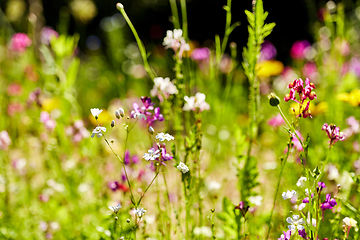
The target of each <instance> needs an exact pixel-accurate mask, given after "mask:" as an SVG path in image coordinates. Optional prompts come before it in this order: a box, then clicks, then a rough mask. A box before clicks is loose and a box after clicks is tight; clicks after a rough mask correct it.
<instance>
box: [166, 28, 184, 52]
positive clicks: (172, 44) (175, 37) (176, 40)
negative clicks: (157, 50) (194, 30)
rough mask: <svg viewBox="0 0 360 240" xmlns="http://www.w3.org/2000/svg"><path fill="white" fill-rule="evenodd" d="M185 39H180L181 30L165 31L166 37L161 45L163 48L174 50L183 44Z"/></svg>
mask: <svg viewBox="0 0 360 240" xmlns="http://www.w3.org/2000/svg"><path fill="white" fill-rule="evenodd" d="M184 42H185V39H184V38H183V37H182V30H181V29H174V31H171V30H168V31H166V37H165V38H164V42H163V45H164V46H165V48H172V49H174V51H175V52H176V50H177V49H178V48H179V47H180V43H184Z"/></svg>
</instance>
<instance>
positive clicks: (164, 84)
mask: <svg viewBox="0 0 360 240" xmlns="http://www.w3.org/2000/svg"><path fill="white" fill-rule="evenodd" d="M157 89H159V90H160V91H161V92H162V93H163V94H167V95H171V94H178V93H179V91H178V90H177V88H176V86H175V85H174V83H172V82H171V81H170V78H168V77H167V78H162V77H157V78H154V89H153V90H152V91H153V92H152V95H156V94H157V91H156V90H157Z"/></svg>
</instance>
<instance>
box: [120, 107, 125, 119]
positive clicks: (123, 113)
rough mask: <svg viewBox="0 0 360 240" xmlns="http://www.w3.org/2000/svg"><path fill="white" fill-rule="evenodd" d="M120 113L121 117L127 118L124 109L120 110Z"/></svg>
mask: <svg viewBox="0 0 360 240" xmlns="http://www.w3.org/2000/svg"><path fill="white" fill-rule="evenodd" d="M119 113H120V116H121V117H124V116H125V111H124V109H123V108H119Z"/></svg>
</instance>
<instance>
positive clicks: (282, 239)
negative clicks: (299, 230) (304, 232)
mask: <svg viewBox="0 0 360 240" xmlns="http://www.w3.org/2000/svg"><path fill="white" fill-rule="evenodd" d="M283 233H284V234H281V236H280V238H278V240H290V237H291V230H287V231H286V232H285V231H284V232H283Z"/></svg>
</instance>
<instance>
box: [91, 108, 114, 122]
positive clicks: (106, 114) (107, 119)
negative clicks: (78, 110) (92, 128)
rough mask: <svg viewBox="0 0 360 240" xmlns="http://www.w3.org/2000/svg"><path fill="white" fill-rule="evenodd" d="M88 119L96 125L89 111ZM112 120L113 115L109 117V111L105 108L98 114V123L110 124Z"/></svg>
mask: <svg viewBox="0 0 360 240" xmlns="http://www.w3.org/2000/svg"><path fill="white" fill-rule="evenodd" d="M89 119H90V121H91V123H92V124H94V125H97V122H96V120H95V117H94V116H93V115H92V114H91V113H90V114H89ZM112 120H113V117H111V116H110V114H109V112H108V111H107V110H105V109H104V110H103V111H102V112H101V114H99V115H98V122H99V124H100V125H104V124H110V122H111V121H112Z"/></svg>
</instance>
